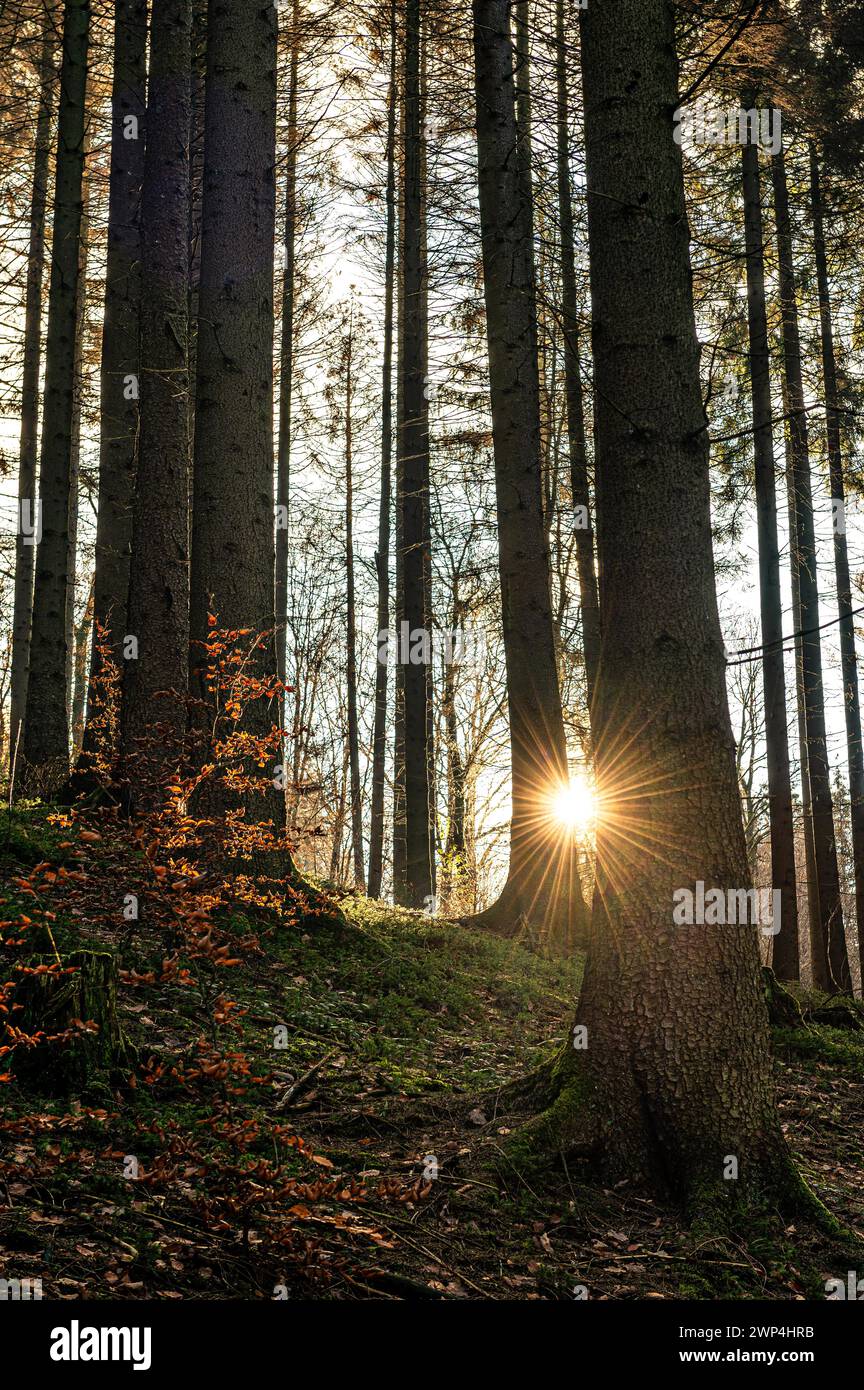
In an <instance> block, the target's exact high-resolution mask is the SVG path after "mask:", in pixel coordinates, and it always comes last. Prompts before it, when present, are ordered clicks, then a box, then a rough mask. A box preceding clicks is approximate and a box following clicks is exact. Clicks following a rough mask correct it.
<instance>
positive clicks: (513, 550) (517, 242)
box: [474, 0, 584, 938]
mask: <svg viewBox="0 0 864 1390" xmlns="http://www.w3.org/2000/svg"><path fill="white" fill-rule="evenodd" d="M510 8H511V7H510V3H509V0H474V62H475V75H476V108H477V150H478V165H479V192H480V226H481V232H482V242H483V279H484V291H485V300H486V331H487V339H488V350H489V384H490V394H491V402H492V436H493V448H494V455H495V493H496V501H497V516H498V561H499V572H500V578H501V608H502V626H503V635H504V652H505V660H506V667H507V703H508V711H509V717H510V757H511V785H512V815H511V822H510V867H509V872H508V876H507V882H506V884H505V887H504V890H503V892H502V894H501V896H500V898H499V899H498V900H497V902H495V903H493V905H492V906H491V907H490V908H488V909H487V910H486V912H484V913H481V914H480V916H479V917H478V918H477V919H476V921H477V922H478V924H479V925H482V926H488V927H490V928H491V929H493V930H496V931H500V932H503V933H505V934H510V933H513V932H515V931H517V930H518V929H519V927H520V925H521V924H523V923H526V922H527V923H529V924H530V925H531V926H532V928H533V929H535V930H546V931H549V932H550V933H551V934H552V935H553V936H556V937H559V938H560V936H561V935H564V934H566V935H568V936H572V933H573V930H574V928H575V930H579V929H580V928H581V925H582V923H581V918H582V916H583V913H584V904H583V903H582V900H581V891H579V885H578V877H577V879H576V883H575V889H576V890H577V891H575V894H574V901H572V902H569V903H568V902H567V901H566V899H567V895H566V894H565V893H563V892H562V885H563V884H564V882H565V879H566V872H567V870H566V865H567V863H568V860H569V852H568V851H569V835H568V834H566V833H565V831H564V829H563V827H562V826H561V825H559V824H558V823H557V821H556V819H555V817H554V811H553V804H554V798H555V794H556V792H558V791H560V789H561V788H562V787H564V786H566V785H567V782H568V768H567V745H566V739H565V734H564V720H563V714H562V709H561V696H560V691H559V688H558V671H557V665H556V660H555V639H554V632H553V622H552V607H551V589H550V564H549V551H548V546H547V543H546V533H545V527H544V521H543V496H542V478H541V458H540V389H539V380H538V371H537V314H536V303H535V288H534V275H533V254H532V244H531V197H530V188H529V187H528V184H527V179H526V166H525V161H524V160H523V159H519V158H518V156H517V146H518V132H517V125H516V112H515V104H514V84H513V49H512V45H511V42H510Z"/></svg>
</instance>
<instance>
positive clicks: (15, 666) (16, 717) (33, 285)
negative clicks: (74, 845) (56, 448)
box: [9, 11, 56, 761]
mask: <svg viewBox="0 0 864 1390" xmlns="http://www.w3.org/2000/svg"><path fill="white" fill-rule="evenodd" d="M44 23H45V28H44V31H43V35H42V45H41V49H40V53H39V108H38V112H37V116H36V142H35V146H34V151H33V185H32V189H33V191H32V194H31V198H30V238H29V242H28V247H27V288H26V296H25V301H24V358H23V365H22V376H21V445H20V452H19V456H18V460H19V461H18V532H17V536H16V540H15V599H14V612H13V618H12V674H11V685H10V692H9V697H10V703H9V750H10V761H11V758H12V757H13V756H14V752H15V748H16V746H20V733H21V728H22V723H23V720H24V707H25V705H26V702H27V674H28V671H29V668H30V626H31V623H32V620H33V568H34V566H33V560H34V556H35V554H36V537H35V535H34V534H33V522H34V519H35V515H36V458H37V437H38V427H39V361H40V356H41V346H42V278H43V273H44V269H45V211H46V207H47V203H48V166H49V160H50V154H51V111H52V108H53V105H54V96H55V76H56V75H55V73H54V67H53V63H52V51H53V46H54V29H53V22H52V17H51V15H50V14H49V13H48V12H47V11H46V14H45V20H44Z"/></svg>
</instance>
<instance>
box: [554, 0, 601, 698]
mask: <svg viewBox="0 0 864 1390" xmlns="http://www.w3.org/2000/svg"><path fill="white" fill-rule="evenodd" d="M555 42H556V48H557V52H556V83H557V136H558V146H557V159H558V222H559V229H560V231H559V235H560V237H561V321H562V329H563V334H564V387H565V392H566V397H567V441H568V445H569V451H570V491H571V495H572V501H573V510H574V514H575V520H576V566H577V569H578V572H579V600H580V604H581V609H582V649H583V652H584V655H585V680H586V685H587V692H588V709H589V711H590V709H591V705H592V703H593V700H594V689H595V686H596V684H597V663H598V661H599V656H600V607H599V600H598V597H597V577H596V574H595V570H594V528H593V526H592V524H591V498H590V496H589V492H588V464H587V459H586V454H585V408H584V404H583V400H582V376H581V371H580V364H579V319H578V300H577V296H576V264H575V258H574V250H573V203H572V189H571V180H570V133H569V127H570V119H569V103H568V98H567V49H566V44H565V29H564V0H556V5H555Z"/></svg>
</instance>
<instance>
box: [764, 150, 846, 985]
mask: <svg viewBox="0 0 864 1390" xmlns="http://www.w3.org/2000/svg"><path fill="white" fill-rule="evenodd" d="M771 170H772V178H773V184H774V216H775V221H776V231H777V258H778V269H779V295H780V314H781V327H782V337H783V366H784V372H785V377H786V400H787V403H788V417H789V418H788V422H787V429H788V435H789V456H790V460H791V463H792V479H793V483H794V504H795V505H794V507H793V513H794V515H793V522H794V529H793V534H792V542H791V543H792V544H793V545H794V546H795V548H796V550H797V552H798V562H799V570H798V579H799V593H800V600H801V629H802V636H801V650H802V663H803V681H804V721H805V727H806V730H807V760H808V767H809V772H810V796H811V798H812V805H813V848H814V852H815V859H816V874H817V878H818V883H819V915H820V938H821V950H820V956H821V958H817V959H814V960H813V962H812V965H813V974H814V980H815V981H816V983H817V984H818V985H819V986H820V988H822V989H827V990H828V991H830V992H831V993H836V992H838V991H839V992H840V993H842V994H850V993H851V992H852V977H851V975H850V973H849V957H848V955H847V951H846V934H845V932H844V929H843V902H842V898H841V896H840V873H839V869H838V865H837V842H836V837H835V830H834V814H833V806H832V801H831V768H830V764H829V761H828V743H827V738H826V731H825V700H824V691H823V685H822V643H821V636H820V633H819V581H818V577H817V572H816V539H815V534H814V527H813V495H812V490H811V483H810V447H809V441H808V432H807V411H806V405H805V400H804V383H803V379H802V372H801V343H800V338H799V333H798V308H797V303H796V297H795V268H794V261H793V257H792V227H791V223H790V220H789V199H788V194H787V190H786V169H785V164H784V160H783V153H782V151H781V152H780V153H779V154H777V155H775V156H774V158H773V159H772V163H771Z"/></svg>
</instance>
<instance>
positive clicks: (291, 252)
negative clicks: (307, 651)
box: [275, 0, 300, 684]
mask: <svg viewBox="0 0 864 1390" xmlns="http://www.w3.org/2000/svg"><path fill="white" fill-rule="evenodd" d="M288 42H289V47H290V53H291V58H290V64H289V76H288V149H287V152H286V156H285V231H284V237H283V247H284V254H285V264H284V266H283V268H282V330H281V342H280V364H279V365H280V372H279V439H278V445H277V455H276V590H275V592H276V599H275V602H276V666H277V671H278V674H279V679H280V681H282V683H283V684H284V683H285V655H286V652H285V643H286V634H287V624H288V517H289V508H290V502H291V492H290V480H291V400H292V385H293V381H292V378H293V371H294V281H295V244H296V240H297V146H298V142H299V137H298V131H297V95H298V83H299V72H300V3H299V0H293V3H292V5H291V27H290V30H289V33H288Z"/></svg>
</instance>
